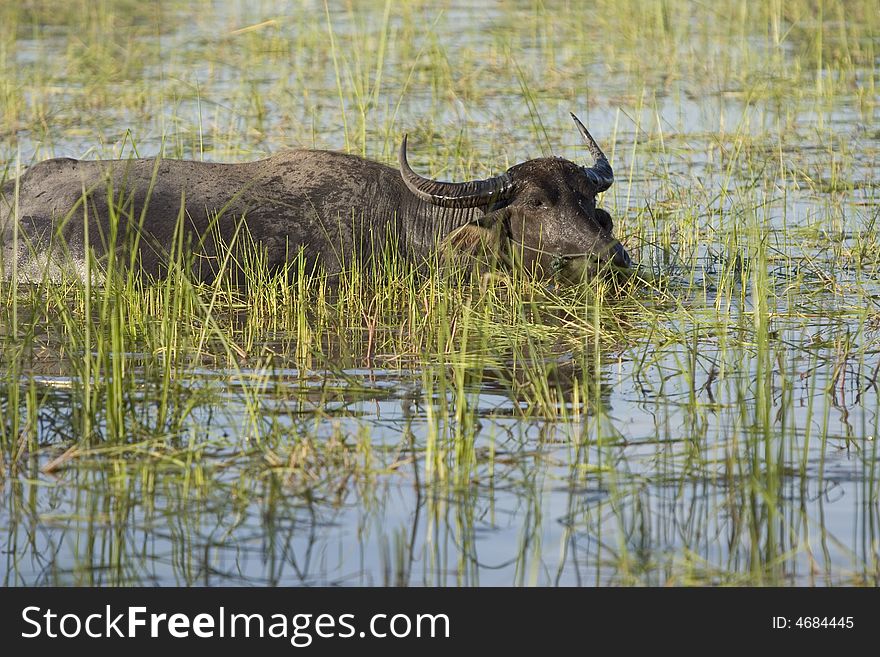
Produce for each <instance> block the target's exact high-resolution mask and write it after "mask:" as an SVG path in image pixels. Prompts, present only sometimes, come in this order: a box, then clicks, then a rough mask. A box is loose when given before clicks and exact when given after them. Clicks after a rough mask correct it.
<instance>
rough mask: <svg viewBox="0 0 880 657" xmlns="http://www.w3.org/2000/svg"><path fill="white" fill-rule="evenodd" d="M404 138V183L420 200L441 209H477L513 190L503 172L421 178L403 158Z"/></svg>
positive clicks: (503, 197)
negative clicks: (483, 176)
mask: <svg viewBox="0 0 880 657" xmlns="http://www.w3.org/2000/svg"><path fill="white" fill-rule="evenodd" d="M406 137H407V135H404V136H403V142H402V143H401V144H400V153H399V154H398V161H399V163H400V175H401V176H402V177H403V182H404V183H406V186H407V187H408V188H409V191H411V192H412V193H413V194H415V195H416V196H417V197H419V198H420V199H421V200H423V201H427V202H428V203H431V204H433V205H438V206H440V207H442V208H476V207H481V206H484V205H489V204H491V203H494V202H496V201H500V200H502V199H505V198H508V197H509V196H510V195H511V193H512V192H513V179H511V177H510V175H509V174H507V173H506V172H505V173H502V174H501V175H498V176H495V177H494V178H487V179H486V180H470V181H468V182H461V183H454V182H443V181H440V180H432V179H430V178H423V177H422V176H420V175H419V174H417V173H416V172H415V171H413V170H412V169H411V168H410V166H409V162H408V161H407V159H406Z"/></svg>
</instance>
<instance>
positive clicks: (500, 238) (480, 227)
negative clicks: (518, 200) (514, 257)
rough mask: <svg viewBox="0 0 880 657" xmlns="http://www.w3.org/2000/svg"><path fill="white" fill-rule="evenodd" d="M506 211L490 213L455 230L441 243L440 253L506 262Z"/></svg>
mask: <svg viewBox="0 0 880 657" xmlns="http://www.w3.org/2000/svg"><path fill="white" fill-rule="evenodd" d="M507 215H508V212H507V210H506V209H502V210H498V211H496V212H490V213H489V214H486V215H484V216H482V217H480V218H479V219H476V220H474V221H471V222H469V223H466V224H465V225H464V226H461V227H459V228H456V229H455V230H453V231H452V232H451V233H449V234H448V235H447V236H446V237H444V238H443V241H442V243H441V249H440V251H441V253H444V254H446V255H450V256H453V257H456V256H458V257H461V256H464V257H471V258H478V259H480V260H488V261H490V262H493V261H499V260H500V261H502V262H505V263H506V262H508V258H507V239H506V237H507V235H506V231H507V227H506V219H507Z"/></svg>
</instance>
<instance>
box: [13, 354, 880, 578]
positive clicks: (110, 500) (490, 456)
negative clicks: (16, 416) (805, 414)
mask: <svg viewBox="0 0 880 657" xmlns="http://www.w3.org/2000/svg"><path fill="white" fill-rule="evenodd" d="M586 360H587V361H588V362H589V359H586ZM608 369H609V370H610V369H611V368H608ZM558 372H559V377H560V378H557V379H556V381H555V382H554V384H553V385H554V387H555V389H556V390H557V393H558V394H559V396H560V399H566V398H567V399H569V400H570V399H571V395H572V394H573V392H574V391H575V390H583V391H586V392H585V393H584V395H585V396H586V398H588V399H589V398H590V397H591V396H592V397H593V398H598V399H601V400H602V404H601V405H600V406H599V407H596V408H590V410H589V412H582V413H579V414H578V413H576V412H575V409H573V408H572V407H571V404H570V401H569V404H568V406H569V411H568V418H567V419H560V417H559V416H557V417H554V418H545V419H542V418H540V417H534V416H529V415H524V414H523V413H521V412H519V411H517V396H516V395H515V394H512V393H515V392H517V391H521V390H522V386H523V382H524V381H525V378H523V377H520V378H517V376H516V375H514V374H513V373H512V371H511V370H510V369H509V368H508V369H507V370H505V369H503V368H502V369H501V370H498V369H494V368H493V369H492V370H491V371H489V372H486V371H482V370H479V371H476V370H475V371H471V372H470V373H469V374H470V378H471V379H472V380H476V381H478V382H479V385H471V384H468V385H467V386H466V387H465V388H464V389H463V392H461V391H460V390H458V391H457V390H456V388H455V387H454V383H455V376H456V372H455V371H452V370H449V369H447V368H445V367H437V368H435V369H433V370H425V371H422V372H417V373H412V374H410V375H407V376H401V374H400V373H389V372H383V371H370V372H367V371H364V372H362V375H361V376H360V377H359V378H358V379H357V382H358V383H357V387H356V388H353V389H352V391H351V392H350V393H345V392H344V388H345V386H346V385H348V384H349V383H350V381H351V379H346V380H339V381H336V382H329V384H331V385H336V386H337V392H336V393H335V396H336V398H337V399H338V402H337V405H336V406H335V407H333V406H330V405H327V406H326V407H322V405H321V403H320V400H310V399H309V394H308V393H306V394H304V395H301V396H298V397H295V396H294V394H293V393H289V394H285V393H284V392H283V385H284V384H283V383H282V382H287V383H289V384H290V386H291V388H290V390H291V391H292V390H294V389H295V390H297V391H299V390H301V388H299V387H298V386H299V384H297V387H296V388H294V386H293V384H292V383H290V382H291V381H293V380H294V377H292V376H291V373H290V372H288V371H283V372H280V373H278V376H277V380H278V381H277V382H278V387H277V388H276V390H277V391H278V392H277V393H276V395H274V397H273V396H269V397H268V398H267V401H266V403H267V410H270V411H271V413H272V418H273V419H272V422H273V423H274V425H273V430H272V432H271V433H267V434H266V437H265V439H264V441H263V442H262V444H260V442H259V441H257V440H253V439H243V438H241V435H242V434H241V432H240V431H239V428H238V427H237V426H236V421H237V419H239V418H240V416H241V415H243V414H244V413H245V411H244V409H243V407H242V403H241V401H238V402H237V401H235V396H234V395H231V394H229V393H228V392H227V393H226V394H225V396H223V397H222V401H221V402H220V403H213V404H205V405H204V406H200V407H198V408H197V409H195V411H194V412H193V413H192V414H191V416H190V418H191V420H190V429H189V430H188V431H187V432H186V433H184V434H183V435H180V436H178V437H177V438H176V439H175V440H174V442H175V447H174V448H173V449H171V448H169V447H167V446H166V447H162V446H160V445H158V444H156V443H152V442H150V441H145V442H144V443H137V442H135V441H133V442H132V443H131V444H128V445H124V446H115V447H107V446H97V447H95V448H93V449H92V450H87V449H85V448H84V449H83V453H82V454H80V455H77V456H75V457H73V458H72V459H71V461H69V462H67V463H66V464H65V463H63V462H62V463H61V464H60V465H59V466H58V467H57V468H52V469H51V471H50V472H49V473H46V472H40V468H41V467H42V468H44V469H45V468H46V466H47V463H48V462H49V461H50V459H49V457H48V456H45V455H43V456H39V457H38V456H34V457H29V456H28V455H27V454H26V453H24V454H22V455H21V457H20V458H19V460H18V461H16V463H15V464H13V467H12V468H11V469H10V476H7V477H6V478H4V480H3V499H4V501H5V504H4V507H3V512H2V514H0V519H2V523H3V525H4V526H5V528H6V531H5V532H4V539H3V541H4V542H3V546H2V550H3V554H4V555H5V557H4V560H5V566H4V568H3V571H4V584H6V585H15V584H36V585H51V584H62V585H67V584H89V585H111V584H151V583H161V584H181V585H192V584H198V585H219V584H245V583H247V584H266V585H335V584H342V585H394V586H398V585H466V586H469V585H478V584H481V585H488V584H502V585H510V584H518V585H535V584H538V585H547V584H561V585H572V584H575V585H591V584H632V583H640V584H664V583H672V584H688V583H696V582H715V583H720V582H734V583H735V582H737V581H749V582H755V581H765V582H767V583H773V582H776V583H780V582H797V583H822V584H830V583H841V582H843V583H847V582H849V583H852V582H858V581H861V578H862V576H863V574H867V573H872V572H874V571H873V566H872V565H871V564H873V562H874V556H875V555H874V553H873V550H874V549H875V547H874V546H876V543H877V541H876V539H877V535H876V531H877V530H876V528H877V527H878V526H880V525H878V520H880V517H878V509H877V504H876V499H877V490H876V486H877V484H876V463H877V458H876V457H877V453H876V447H875V445H876V442H874V441H870V442H867V441H861V442H860V443H858V442H853V441H852V440H851V439H849V438H848V437H847V431H848V430H847V429H846V428H845V424H841V439H840V442H839V445H838V446H837V447H836V448H834V449H832V450H830V451H829V450H826V449H821V446H820V445H816V446H814V447H812V448H809V449H804V448H803V446H800V445H796V444H785V442H786V440H789V439H779V440H775V441H773V445H772V447H771V452H772V454H771V457H770V458H769V460H768V459H765V456H766V454H767V453H766V452H765V448H766V447H767V446H766V445H765V443H764V442H763V439H760V437H759V436H758V437H756V436H755V435H754V433H755V431H757V428H752V429H749V428H746V427H742V426H740V427H739V428H738V429H734V430H731V428H732V427H736V426H737V423H738V422H739V420H737V419H735V418H732V417H730V416H729V415H731V414H734V413H738V412H739V411H738V410H737V409H734V408H732V407H726V408H725V407H724V405H723V404H710V405H709V406H708V407H707V412H706V413H705V414H704V415H702V416H698V417H695V418H690V419H691V420H692V421H685V419H684V418H683V417H682V414H681V413H680V412H678V411H677V410H676V409H675V407H674V405H673V404H670V403H669V402H668V400H659V399H657V400H655V401H654V402H653V403H654V405H655V408H654V410H653V411H652V412H651V413H645V412H644V410H643V409H644V408H646V405H650V404H651V403H652V402H651V401H650V400H649V398H648V397H643V396H641V395H638V396H636V398H635V399H636V401H635V403H634V402H633V396H632V394H631V393H632V391H621V390H620V389H616V388H615V386H613V385H611V383H610V382H606V383H604V384H603V385H602V390H601V392H598V393H593V392H590V389H589V385H587V386H586V387H584V388H581V387H580V386H582V385H584V383H583V382H584V380H589V381H595V380H597V379H599V380H602V379H603V378H604V379H606V381H607V380H608V379H609V378H610V376H609V374H610V373H608V372H606V375H605V376H604V377H601V376H600V377H596V376H595V375H594V374H593V373H592V372H589V371H587V372H584V371H582V370H581V369H580V368H579V366H575V365H566V366H565V367H563V368H561V369H560V370H558ZM369 381H372V382H373V383H374V385H375V387H374V388H370V387H369V385H368V382H369ZM419 382H421V389H422V390H423V391H424V393H425V394H423V395H419V394H414V392H413V391H414V390H418V389H419V386H418V383H419ZM577 382H580V383H577ZM205 385H206V387H210V385H211V384H210V381H206V383H205ZM327 385H328V382H326V381H325V382H324V387H325V388H326V386H327ZM728 385H729V386H732V387H733V388H736V386H737V385H739V386H747V385H750V382H748V381H745V382H740V383H739V384H737V383H735V382H729V381H728ZM444 387H445V390H446V392H445V393H443V394H441V393H440V392H438V391H439V390H441V389H443V388H444ZM430 391H433V393H431V392H430ZM722 391H723V387H719V389H718V390H716V392H715V395H716V397H718V396H719V395H720V394H721V393H722ZM740 392H741V389H740ZM53 394H54V396H52V397H47V398H46V400H45V401H44V403H43V406H42V407H41V414H40V420H39V422H38V431H39V442H40V443H54V444H59V441H60V440H63V439H64V437H67V436H70V435H72V434H73V433H74V428H73V427H72V426H71V424H72V418H73V417H74V415H75V413H72V412H71V410H70V408H69V402H70V398H69V396H68V395H67V394H66V393H65V392H64V391H63V390H61V391H56V392H54V393H53ZM868 394H871V395H874V394H876V393H873V392H870V393H868ZM863 396H864V395H863ZM724 398H727V395H725V397H724ZM281 403H286V404H288V409H287V411H288V412H287V413H282V412H280V410H279V409H277V408H276V409H275V410H271V409H272V407H273V404H281ZM291 408H295V409H296V410H295V411H293V412H291V410H290V409H291ZM833 408H834V407H833V406H832V405H831V404H830V403H829V411H828V413H827V414H826V418H827V421H828V422H831V423H833V422H834V413H832V410H833ZM860 408H861V407H860ZM309 409H310V410H309ZM835 413H836V411H835ZM851 418H852V415H850V420H851ZM860 421H865V418H860ZM871 421H872V422H874V423H876V417H872V418H871ZM281 424H284V429H283V430H280V429H279V426H281ZM750 433H751V434H753V435H750ZM830 433H831V432H829V434H830ZM755 450H758V451H760V454H755V453H753V452H754V451H755ZM43 454H45V452H43ZM150 454H152V455H153V456H152V458H146V457H147V456H148V455H150ZM134 455H138V456H139V457H140V458H136V459H135V458H132V457H133V456H134ZM73 464H75V466H76V467H68V466H70V465H73ZM750 464H756V465H755V467H751V465H750ZM778 473H781V477H777V476H776V474H778ZM850 536H854V537H855V540H852V539H851V538H850ZM846 546H849V547H846ZM868 576H869V577H871V578H873V577H874V576H873V575H868ZM870 581H871V582H873V579H871V580H870Z"/></svg>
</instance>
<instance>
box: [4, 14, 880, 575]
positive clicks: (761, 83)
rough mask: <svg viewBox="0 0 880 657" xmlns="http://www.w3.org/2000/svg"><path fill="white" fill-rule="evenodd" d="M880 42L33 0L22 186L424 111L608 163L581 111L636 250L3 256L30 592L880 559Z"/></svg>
mask: <svg viewBox="0 0 880 657" xmlns="http://www.w3.org/2000/svg"><path fill="white" fill-rule="evenodd" d="M878 39H880V12H878V11H877V3H876V0H853V1H851V2H849V1H847V2H844V1H843V0H790V1H783V0H768V1H767V2H760V3H755V2H746V0H721V1H719V2H716V3H709V4H704V3H697V2H691V1H686V0H664V1H657V2H654V1H651V0H616V1H614V2H611V1H609V0H596V1H595V2H590V3H579V2H564V1H561V2H550V1H547V2H542V1H539V0H498V1H497V2H494V3H491V4H489V5H488V6H477V5H476V4H475V3H469V2H457V1H453V0H450V1H446V2H413V3H409V2H408V3H392V2H390V1H389V2H379V1H375V2H374V1H372V0H370V1H368V2H340V3H336V2H332V3H327V4H324V3H321V2H310V1H308V0H305V1H303V2H294V3H274V2H244V1H243V0H242V1H240V2H239V1H236V2H212V1H209V0H197V1H196V2H181V1H179V0H155V1H150V2H144V1H140V2H134V1H133V0H99V1H97V2H92V1H89V0H74V1H72V2H64V3H62V2H52V1H50V0H29V1H27V2H21V3H3V4H2V5H0V167H2V179H3V180H8V179H10V178H12V177H15V176H16V175H17V174H18V173H20V172H21V171H22V170H24V169H25V168H26V167H27V166H28V165H30V164H32V163H35V162H38V161H40V160H42V159H46V158H48V157H56V156H67V157H76V158H85V159H89V158H99V157H100V158H110V157H129V156H147V155H155V154H159V153H161V154H163V155H164V156H166V157H176V158H188V159H199V160H202V159H203V160H214V161H226V162H232V161H247V160H252V159H257V158H260V157H263V156H266V155H268V154H271V153H275V152H278V151H279V150H282V149H284V148H290V147H307V148H327V149H335V150H342V151H347V152H351V153H356V154H359V155H363V156H366V157H369V158H371V159H376V160H380V161H383V162H394V160H395V155H396V150H397V147H398V146H399V143H400V139H401V137H402V135H403V134H404V133H409V140H410V144H415V143H418V144H420V145H422V147H421V148H419V149H418V151H417V153H416V152H415V151H414V150H413V151H412V153H413V154H412V155H411V157H412V159H413V160H414V162H413V164H414V166H417V167H418V169H419V170H420V171H423V172H427V173H428V174H430V175H431V176H433V177H435V178H442V179H447V180H465V179H471V178H483V177H488V176H491V175H494V174H496V173H498V172H499V171H503V170H504V169H506V168H508V167H509V166H511V165H512V164H515V163H516V162H520V161H523V160H526V159H529V158H532V157H540V156H542V155H549V154H556V155H560V156H563V157H566V158H568V159H570V160H572V161H576V162H581V163H584V162H587V160H588V153H586V152H585V149H584V148H583V145H582V143H581V142H580V140H579V138H578V136H577V134H576V133H575V132H574V131H573V130H572V129H571V120H570V118H569V114H568V112H569V111H574V112H575V113H577V114H578V115H579V116H580V118H581V119H582V120H584V122H585V123H586V124H587V126H588V127H589V129H590V132H591V133H592V134H593V136H594V137H595V138H596V140H597V141H598V142H599V143H600V144H601V145H602V147H603V149H604V150H605V152H606V154H607V155H608V157H609V159H610V161H611V163H612V165H613V166H614V171H615V185H614V186H613V187H611V189H609V190H608V191H607V192H605V193H604V195H603V197H602V200H601V204H602V207H604V208H605V209H607V210H608V211H609V212H610V213H611V215H612V217H613V218H614V221H615V234H616V236H617V237H618V238H619V239H620V240H621V242H623V244H624V245H625V246H626V248H627V250H628V251H629V253H630V255H631V256H632V258H633V260H634V261H635V262H636V263H638V275H637V276H632V277H630V278H629V279H627V280H626V281H623V282H620V283H618V284H612V283H610V282H609V281H607V280H603V279H597V280H594V281H591V282H590V283H589V284H587V285H583V286H580V287H572V286H563V285H556V284H554V283H553V282H543V281H535V280H529V279H528V278H527V277H524V276H521V275H519V274H518V273H517V272H516V271H513V272H503V271H502V272H498V273H496V274H493V275H491V276H486V277H483V278H480V279H478V280H470V279H467V280H462V279H461V277H456V276H449V275H448V274H447V273H446V272H443V271H435V272H431V273H430V274H429V275H428V276H420V275H416V274H415V273H414V272H413V271H411V270H410V269H409V268H408V267H407V266H406V265H405V263H401V262H397V261H395V260H394V259H392V258H389V259H388V262H387V263H386V266H385V267H384V268H383V270H382V272H381V275H379V276H375V275H369V274H368V273H367V272H362V271H356V270H355V271H350V272H348V275H346V276H343V277H341V279H340V281H339V282H338V284H334V285H329V284H328V282H327V281H326V280H324V279H321V278H311V279H309V278H306V277H302V276H300V277H293V278H292V279H289V278H287V277H285V276H280V275H269V274H267V273H266V271H265V269H264V268H262V267H261V266H260V265H261V263H260V259H259V253H258V251H255V250H253V249H248V248H247V246H248V245H247V243H246V242H247V240H246V238H245V239H244V245H243V248H238V249H230V254H229V257H230V258H238V259H243V261H242V263H241V264H243V268H244V269H245V271H247V272H248V280H247V281H246V282H245V284H244V285H240V284H237V283H234V282H233V281H231V280H230V279H229V278H228V277H223V276H221V277H220V278H219V279H218V280H217V281H216V282H214V283H212V284H203V283H199V282H197V281H196V280H194V279H193V278H192V277H190V276H188V275H187V268H186V266H185V253H184V252H183V249H180V248H178V249H177V251H175V252H176V253H177V254H178V256H179V258H180V266H179V267H178V268H177V269H176V271H175V272H174V274H173V275H171V276H168V277H167V278H165V279H163V280H159V281H151V280H144V279H141V278H137V277H134V276H129V275H120V276H117V277H109V278H108V279H107V282H106V283H103V284H98V283H97V282H95V281H92V280H91V277H89V276H86V277H85V279H84V280H73V279H71V280H69V281H60V282H58V281H52V282H50V281H48V280H45V281H43V282H40V281H34V282H29V283H26V284H22V283H19V282H18V281H16V280H15V276H14V275H10V274H11V273H10V272H8V271H4V272H3V273H4V276H3V277H0V491H2V506H0V526H2V529H3V533H2V537H0V553H2V558H0V564H2V566H0V573H2V581H3V583H4V584H5V585H6V586H16V585H29V586H42V585H149V584H179V585H231V584H256V585H276V584H279V585H330V584H334V585H335V584H340V585H409V586H416V585H441V586H475V585H718V584H730V585H820V586H831V585H868V586H876V585H877V584H878V582H880V504H878V499H880V461H878V449H877V440H876V438H877V436H878V432H880V426H878V424H880V407H878V377H880V226H878V220H880V201H878V199H877V189H878V182H877V181H878V150H880V129H878V125H880V122H878V93H877V92H878V82H880V80H878V77H880V75H878V74H880V71H878V64H880V52H878V49H880V41H878ZM248 259H249V260H248ZM0 267H8V265H4V264H3V263H0Z"/></svg>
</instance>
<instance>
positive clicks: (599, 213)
mask: <svg viewBox="0 0 880 657" xmlns="http://www.w3.org/2000/svg"><path fill="white" fill-rule="evenodd" d="M596 221H597V222H598V223H599V225H600V226H601V227H602V228H604V229H605V230H607V231H608V232H611V229H612V228H614V222H613V221H611V215H610V214H608V213H607V212H605V210H602V209H600V208H596Z"/></svg>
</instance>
